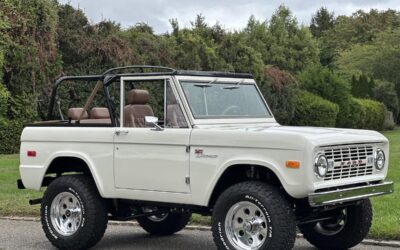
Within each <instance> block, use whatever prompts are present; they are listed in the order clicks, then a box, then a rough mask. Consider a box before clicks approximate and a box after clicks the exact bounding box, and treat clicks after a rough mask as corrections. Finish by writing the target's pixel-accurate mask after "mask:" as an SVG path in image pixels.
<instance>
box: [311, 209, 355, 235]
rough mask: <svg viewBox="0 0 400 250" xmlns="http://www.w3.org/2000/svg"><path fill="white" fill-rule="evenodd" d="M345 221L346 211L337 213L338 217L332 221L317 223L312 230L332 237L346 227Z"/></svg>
mask: <svg viewBox="0 0 400 250" xmlns="http://www.w3.org/2000/svg"><path fill="white" fill-rule="evenodd" d="M346 221H347V209H342V210H340V211H339V214H338V216H337V217H336V218H335V219H333V220H328V221H322V222H318V223H317V224H316V225H315V227H314V229H315V231H317V232H318V233H320V234H322V235H326V236H332V235H336V234H338V233H339V232H340V231H342V230H343V228H344V227H345V226H346Z"/></svg>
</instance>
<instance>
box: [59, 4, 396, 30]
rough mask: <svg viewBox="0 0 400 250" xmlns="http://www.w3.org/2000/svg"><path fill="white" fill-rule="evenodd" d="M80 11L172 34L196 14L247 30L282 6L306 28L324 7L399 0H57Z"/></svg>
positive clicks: (341, 9)
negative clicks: (252, 19) (251, 22)
mask: <svg viewBox="0 0 400 250" xmlns="http://www.w3.org/2000/svg"><path fill="white" fill-rule="evenodd" d="M59 2H60V3H69V4H71V5H72V6H74V7H78V8H80V9H82V10H83V11H84V12H85V13H86V15H87V16H88V18H89V20H90V21H91V22H92V23H97V22H99V21H102V20H113V21H116V22H117V23H120V24H121V26H122V27H123V28H127V27H130V26H133V25H135V24H136V23H138V22H144V23H147V24H148V25H150V26H152V27H153V28H154V31H155V32H156V33H165V32H169V31H171V25H170V24H169V20H170V19H171V18H177V19H178V22H179V25H180V26H181V27H188V26H190V22H191V21H193V20H194V19H195V18H196V15H197V14H202V15H203V16H204V17H205V21H206V22H207V23H208V24H210V25H213V24H215V23H216V22H219V23H220V24H221V25H222V26H223V27H224V28H226V29H229V30H239V29H242V28H244V27H245V26H246V24H247V20H248V19H249V17H250V16H251V15H254V16H255V17H256V18H257V19H259V20H263V21H264V20H268V19H269V18H270V17H271V15H272V14H273V13H274V12H275V10H276V9H277V8H278V7H279V5H281V4H284V5H286V6H287V7H289V9H290V10H291V11H292V13H293V14H294V16H296V18H297V20H298V21H299V23H301V24H305V25H308V24H309V23H310V21H311V17H312V15H313V14H314V13H315V12H316V11H317V10H318V9H319V8H320V7H321V6H325V7H326V8H328V10H329V11H333V12H334V13H335V15H336V16H337V15H350V14H352V13H353V12H355V11H356V10H359V9H363V10H365V11H369V10H370V9H371V8H373V9H379V10H385V9H388V8H390V9H395V10H398V11H400V0H287V1H283V0H280V1H276V0H214V1H213V0H197V1H196V0H186V1H184V0H59Z"/></svg>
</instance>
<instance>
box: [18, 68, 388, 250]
mask: <svg viewBox="0 0 400 250" xmlns="http://www.w3.org/2000/svg"><path fill="white" fill-rule="evenodd" d="M126 69H135V70H137V69H140V70H141V71H142V72H140V73H137V72H136V73H118V72H119V71H121V70H126ZM145 70H153V71H154V70H160V72H158V71H156V72H145ZM166 70H167V71H166ZM74 80H81V81H97V83H96V86H95V87H94V88H93V90H92V92H91V94H90V96H89V97H88V98H87V101H86V103H85V104H84V106H83V108H81V107H70V106H71V103H70V104H69V107H68V109H62V108H61V105H60V103H61V101H60V98H59V97H58V94H57V93H58V92H57V89H58V86H59V85H60V84H61V83H62V82H65V81H74ZM118 83H119V85H118ZM115 86H117V87H119V89H118V88H116V89H115V88H114V87H115ZM101 87H102V88H101ZM99 89H103V95H102V96H101V97H100V100H97V101H96V102H95V104H93V105H92V106H91V104H92V102H93V100H94V98H95V96H96V93H97V92H98V91H99ZM78 90H81V88H78ZM65 92H66V91H64V92H63V93H65ZM71 92H73V91H71ZM71 92H70V93H71ZM112 93H113V94H115V93H117V97H116V98H115V96H112ZM70 95H72V94H70ZM75 99H76V98H75ZM78 99H79V98H78ZM102 101H103V103H104V101H105V103H106V104H103V105H104V106H107V107H98V106H97V105H99V103H101V102H102ZM116 102H119V105H118V104H116ZM57 105H58V107H57ZM81 105H82V104H81ZM90 107H91V111H90V112H88V110H89V108H90ZM66 111H68V112H66ZM64 113H67V118H68V119H65V118H64V115H63V114H64ZM57 115H58V116H59V117H60V118H61V119H60V120H55V121H51V119H55V117H56V116H57ZM157 116H158V117H157ZM48 118H49V119H48V120H50V121H45V122H40V123H35V124H31V125H27V126H26V127H25V128H24V130H23V133H22V135H21V152H20V174H21V179H22V180H18V182H17V183H18V187H19V188H22V189H23V188H30V189H36V190H39V189H40V188H41V187H44V186H47V187H48V188H47V189H46V192H45V193H44V196H43V198H40V199H35V200H31V201H30V203H31V204H38V203H41V219H42V225H43V230H44V232H45V234H46V236H47V238H48V239H49V240H50V241H51V242H52V244H53V245H55V246H56V247H58V248H61V249H86V248H90V247H92V246H94V245H95V244H96V243H97V242H98V241H99V240H100V239H101V237H102V236H103V234H104V232H105V229H106V227H107V221H108V220H109V219H112V220H123V221H126V220H137V221H138V223H139V225H140V226H141V227H142V228H143V229H144V230H146V231H147V232H149V233H152V234H155V235H170V234H173V233H176V232H178V231H180V230H182V229H183V228H184V227H185V226H186V225H187V223H188V222H189V221H190V216H191V214H192V213H199V214H201V215H212V216H213V220H212V231H213V237H214V242H215V244H216V245H217V247H218V249H235V250H250V249H260V250H266V249H291V248H292V247H293V246H294V241H295V238H296V227H298V228H299V230H300V231H301V232H302V233H303V235H304V237H305V238H306V239H307V240H308V241H310V242H311V243H312V244H313V245H315V246H317V247H318V248H323V249H326V248H335V249H347V248H351V247H353V246H355V245H357V244H358V243H360V242H361V241H362V240H363V239H364V238H365V237H366V236H367V234H368V231H369V228H370V226H371V220H372V208H371V203H370V201H369V200H368V198H369V197H373V196H378V195H384V194H389V193H392V192H393V183H392V182H389V181H385V178H386V174H387V171H388V167H389V166H388V161H387V159H388V157H389V143H388V140H387V139H386V138H385V137H384V136H383V135H382V134H380V133H378V132H375V131H369V130H354V129H337V128H314V127H288V126H281V125H279V124H278V123H277V122H276V120H275V119H274V117H273V115H272V113H271V111H270V110H269V108H268V105H267V103H266V102H265V100H264V98H263V97H262V94H261V92H260V90H259V89H258V87H257V85H256V83H255V81H254V80H253V79H252V76H251V75H249V74H237V73H226V72H199V71H177V70H174V69H170V68H165V67H153V66H128V67H122V68H115V69H110V70H107V71H106V72H104V73H103V74H102V75H94V76H82V77H75V76H71V77H62V78H60V79H59V80H57V82H56V83H55V85H54V89H53V93H52V98H51V100H50V108H49V115H48ZM342 232H345V233H344V234H343V233H342ZM349 235H351V237H348V236H349Z"/></svg>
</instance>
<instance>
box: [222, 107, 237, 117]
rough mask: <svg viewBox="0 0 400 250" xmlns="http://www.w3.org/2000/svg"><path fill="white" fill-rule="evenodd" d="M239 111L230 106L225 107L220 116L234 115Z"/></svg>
mask: <svg viewBox="0 0 400 250" xmlns="http://www.w3.org/2000/svg"><path fill="white" fill-rule="evenodd" d="M239 111H240V108H239V107H238V106H236V105H232V106H229V107H227V108H226V109H225V110H224V112H222V115H234V114H237V113H239Z"/></svg>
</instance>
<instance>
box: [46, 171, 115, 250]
mask: <svg viewBox="0 0 400 250" xmlns="http://www.w3.org/2000/svg"><path fill="white" fill-rule="evenodd" d="M107 221H108V219H107V208H106V205H105V204H104V201H103V199H102V198H101V197H100V195H99V193H98V191H97V189H96V185H95V183H94V182H93V181H92V180H91V179H90V178H88V177H86V176H83V175H69V176H62V177H59V178H57V179H56V180H54V181H53V182H52V183H51V184H50V185H49V187H48V188H47V190H46V192H45V194H44V196H43V199H42V205H41V222H42V227H43V230H44V232H45V234H46V237H47V238H48V239H49V240H50V242H51V243H52V244H53V245H54V246H55V247H57V248H58V249H87V248H90V247H92V246H94V245H96V244H97V242H99V241H100V239H101V238H102V237H103V235H104V232H105V230H106V228H107Z"/></svg>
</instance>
